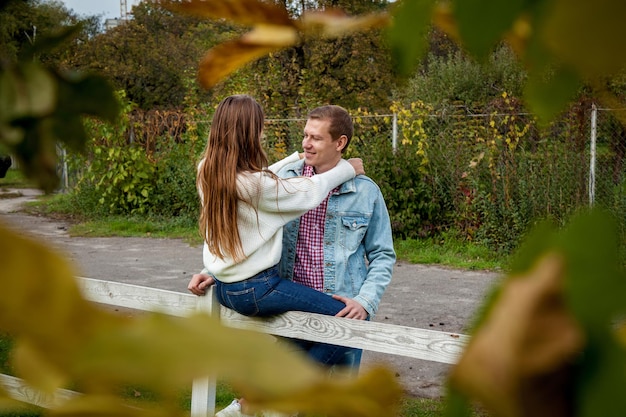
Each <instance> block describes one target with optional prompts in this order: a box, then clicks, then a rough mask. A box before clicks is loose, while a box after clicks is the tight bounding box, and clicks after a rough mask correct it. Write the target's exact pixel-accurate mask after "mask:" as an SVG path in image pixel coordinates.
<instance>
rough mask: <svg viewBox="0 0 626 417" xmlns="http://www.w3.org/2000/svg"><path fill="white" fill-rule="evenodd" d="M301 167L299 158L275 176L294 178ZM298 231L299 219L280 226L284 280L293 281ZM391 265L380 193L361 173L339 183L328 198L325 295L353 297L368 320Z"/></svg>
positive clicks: (392, 253)
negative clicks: (281, 231)
mask: <svg viewBox="0 0 626 417" xmlns="http://www.w3.org/2000/svg"><path fill="white" fill-rule="evenodd" d="M303 168H304V160H301V161H298V162H294V163H291V164H289V165H286V166H285V167H283V168H282V169H281V170H280V171H279V172H278V176H280V177H293V176H299V175H302V170H303ZM299 227H300V219H296V220H293V221H291V222H290V223H287V224H286V225H285V227H284V233H283V250H282V256H281V260H280V264H279V270H280V275H281V276H282V277H284V278H288V279H293V270H294V263H295V259H296V241H297V239H298V230H299ZM366 260H367V262H366ZM395 261H396V254H395V251H394V249H393V238H392V235H391V223H390V221H389V213H388V212H387V206H386V205H385V201H384V199H383V196H382V194H381V192H380V189H379V188H378V186H377V185H376V183H374V181H372V180H371V179H369V178H368V177H366V176H364V175H359V176H357V177H356V178H354V179H352V180H349V181H347V182H344V183H343V184H342V185H341V186H340V188H339V192H338V193H336V194H332V195H331V196H330V198H329V199H328V208H327V211H326V221H325V224H324V292H326V293H329V294H337V295H341V296H344V297H349V298H352V299H354V300H355V301H357V302H358V303H359V304H361V305H362V306H363V308H365V310H366V311H367V312H368V314H369V318H370V319H372V318H373V317H374V315H375V314H376V311H377V310H378V305H379V303H380V299H381V297H382V295H383V292H384V291H385V288H386V287H387V285H388V284H389V282H390V281H391V275H392V272H393V265H394V264H395Z"/></svg>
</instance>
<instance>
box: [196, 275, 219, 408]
mask: <svg viewBox="0 0 626 417" xmlns="http://www.w3.org/2000/svg"><path fill="white" fill-rule="evenodd" d="M214 288H215V286H213V285H212V286H210V287H209V288H208V289H207V292H206V295H205V296H204V297H198V301H197V304H196V309H197V311H201V312H204V313H207V314H209V315H210V316H211V317H217V318H219V316H220V303H219V302H218V301H217V298H216V297H215V291H214ZM216 389H217V378H216V376H215V375H212V376H207V377H203V378H196V379H194V381H193V385H192V388H191V417H212V416H213V415H214V414H215V391H216Z"/></svg>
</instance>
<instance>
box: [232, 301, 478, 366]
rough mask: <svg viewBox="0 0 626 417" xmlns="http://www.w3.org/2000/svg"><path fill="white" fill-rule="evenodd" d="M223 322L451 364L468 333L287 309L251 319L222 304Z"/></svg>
mask: <svg viewBox="0 0 626 417" xmlns="http://www.w3.org/2000/svg"><path fill="white" fill-rule="evenodd" d="M221 320H222V322H223V323H224V324H225V325H227V326H232V327H238V328H245V329H251V330H257V331H260V332H265V333H271V334H274V335H277V336H285V337H293V338H298V339H305V340H312V341H315V342H324V343H332V344H338V345H342V346H349V347H354V348H360V349H365V350H370V351H374V352H382V353H387V354H392V355H401V356H407V357H411V358H416V359H423V360H428V361H433V362H441V363H448V364H454V363H456V362H457V360H458V358H459V356H460V355H461V353H462V352H463V349H464V348H465V346H466V344H467V342H468V341H469V337H468V336H466V335H463V334H458V333H448V332H439V331H434V330H426V329H417V328H412V327H406V326H398V325H393V324H387V323H377V322H369V321H363V320H353V319H345V318H339V317H331V316H324V315H321V314H312V313H302V312H298V311H291V312H288V313H285V314H281V315H280V316H276V317H271V318H263V319H254V318H250V317H245V316H242V315H240V314H238V313H236V312H235V311H233V310H229V309H225V308H222V311H221Z"/></svg>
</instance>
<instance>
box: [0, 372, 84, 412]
mask: <svg viewBox="0 0 626 417" xmlns="http://www.w3.org/2000/svg"><path fill="white" fill-rule="evenodd" d="M0 384H2V387H3V388H4V389H5V391H6V392H7V393H8V394H9V396H10V397H11V398H13V399H15V400H18V401H21V402H24V403H28V404H34V405H37V406H39V407H43V408H52V407H53V406H55V405H58V404H60V403H62V402H63V401H67V400H69V399H71V398H74V397H77V396H79V395H81V394H79V393H78V392H74V391H70V390H66V389H58V390H56V392H55V394H54V395H47V394H44V393H42V392H41V391H39V390H36V389H34V388H32V387H31V386H29V385H28V384H27V383H26V382H25V381H24V380H23V379H20V378H16V377H13V376H10V375H4V374H0Z"/></svg>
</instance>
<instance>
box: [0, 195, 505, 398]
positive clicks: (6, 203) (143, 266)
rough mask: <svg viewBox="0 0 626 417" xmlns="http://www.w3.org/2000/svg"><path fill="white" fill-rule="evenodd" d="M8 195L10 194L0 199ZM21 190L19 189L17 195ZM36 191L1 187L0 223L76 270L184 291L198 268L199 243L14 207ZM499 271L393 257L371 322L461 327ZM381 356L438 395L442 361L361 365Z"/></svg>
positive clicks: (416, 389) (422, 389) (414, 384)
mask: <svg viewBox="0 0 626 417" xmlns="http://www.w3.org/2000/svg"><path fill="white" fill-rule="evenodd" d="M7 193H14V197H13V198H1V197H2V195H3V194H5V196H8V194H7ZM20 193H21V195H18V194H20ZM37 194H38V193H37V192H34V191H24V190H6V189H5V190H0V224H2V225H6V226H7V227H9V228H12V229H14V230H16V231H17V232H18V233H20V234H25V235H30V236H32V237H33V238H35V239H38V240H41V241H45V242H46V243H48V244H50V245H51V246H52V247H55V248H57V249H58V250H60V251H62V252H64V253H65V254H66V255H67V257H68V258H69V259H71V260H72V261H73V262H74V263H75V265H76V268H77V273H78V275H80V276H85V277H89V278H97V279H103V280H109V281H118V282H127V283H132V284H135V285H142V286H149V287H155V288H161V289H166V290H171V291H179V292H186V287H187V281H188V280H189V279H190V277H191V275H192V274H194V273H195V272H197V271H199V270H200V269H201V268H202V265H201V263H202V248H201V247H192V246H189V245H188V244H187V243H185V242H183V241H181V240H177V239H154V238H82V237H70V236H69V235H68V233H67V226H68V225H67V224H65V223H63V222H60V221H55V220H51V219H48V218H44V217H36V216H30V215H27V214H24V213H21V212H19V210H20V207H21V205H22V204H23V203H24V202H25V201H28V200H32V199H33V198H36V195H37ZM497 277H498V275H497V274H495V273H492V272H478V271H460V270H454V269H448V268H442V267H437V266H425V265H413V264H408V263H404V262H398V263H397V264H396V266H395V268H394V274H393V279H392V282H391V284H390V286H389V288H388V289H387V291H386V293H385V294H384V296H383V299H382V302H381V305H380V309H379V312H378V314H377V316H376V317H375V320H376V321H381V322H386V323H392V324H399V325H404V326H411V327H420V328H425V329H431V330H444V331H449V332H456V333H463V332H464V330H465V326H466V325H467V324H468V323H469V321H470V320H471V317H472V315H473V312H474V311H475V309H476V307H477V306H478V305H479V304H480V302H481V301H482V299H483V297H484V295H485V294H486V292H487V290H488V288H489V286H490V284H491V283H492V282H493V281H494V280H495V279H497ZM374 362H384V363H386V364H387V365H388V366H390V367H392V368H393V369H394V370H395V371H396V373H397V375H398V378H400V380H401V382H402V383H403V384H404V386H405V387H406V390H407V392H408V393H409V394H411V395H414V396H420V397H437V396H439V395H441V394H442V393H443V392H442V386H443V383H444V380H445V376H446V374H447V372H448V370H449V365H444V364H438V363H434V362H428V361H421V360H416V359H411V358H403V357H399V356H395V355H384V354H379V353H373V352H365V353H364V355H363V366H364V367H365V366H368V365H369V364H372V363H374Z"/></svg>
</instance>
